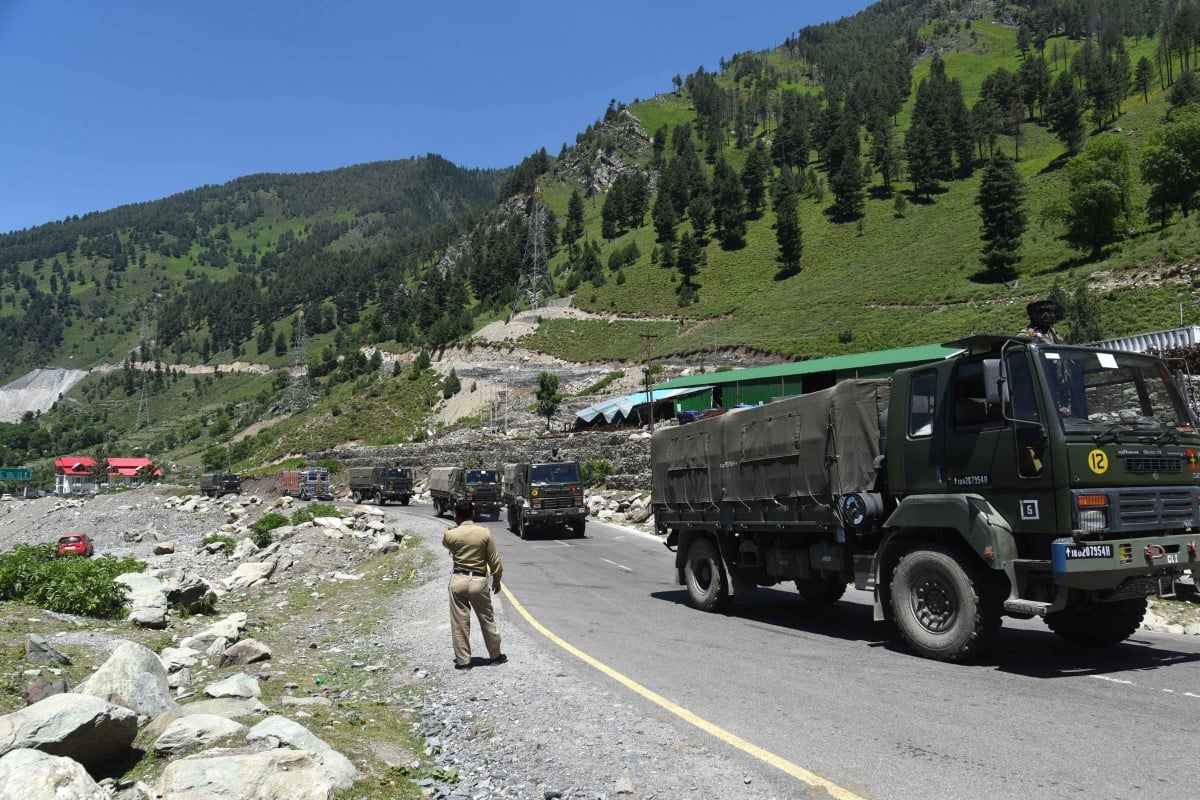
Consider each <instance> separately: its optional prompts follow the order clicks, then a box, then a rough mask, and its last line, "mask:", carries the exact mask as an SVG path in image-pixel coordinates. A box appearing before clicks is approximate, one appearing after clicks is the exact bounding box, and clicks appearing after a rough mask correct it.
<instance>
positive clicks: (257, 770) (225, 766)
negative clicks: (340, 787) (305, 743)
mask: <svg viewBox="0 0 1200 800" xmlns="http://www.w3.org/2000/svg"><path fill="white" fill-rule="evenodd" d="M320 764H321V757H320V756H319V755H316V754H314V753H306V752H303V751H300V750H268V751H266V752H263V753H252V754H250V755H216V756H208V755H205V754H204V753H200V754H197V755H194V756H188V757H187V758H181V759H178V760H176V761H172V762H171V763H170V764H168V765H167V768H166V769H164V770H163V774H162V777H160V778H159V780H158V784H157V786H156V787H155V789H156V792H155V796H156V797H162V798H170V800H214V798H220V800H262V798H287V800H331V799H332V798H333V796H334V787H333V784H332V783H330V781H329V780H328V779H327V778H326V777H325V775H324V774H323V773H322V772H321V770H320Z"/></svg>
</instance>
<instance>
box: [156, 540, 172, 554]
mask: <svg viewBox="0 0 1200 800" xmlns="http://www.w3.org/2000/svg"><path fill="white" fill-rule="evenodd" d="M174 552H175V543H174V542H157V543H156V544H155V545H154V555H156V556H167V555H170V554H171V553H174Z"/></svg>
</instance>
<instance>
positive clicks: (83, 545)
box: [58, 533, 96, 556]
mask: <svg viewBox="0 0 1200 800" xmlns="http://www.w3.org/2000/svg"><path fill="white" fill-rule="evenodd" d="M94 552H96V550H95V548H94V547H92V540H91V539H89V538H88V535H87V534H86V533H68V534H67V535H66V536H60V537H58V553H59V555H77V556H90V555H91V554H92V553H94Z"/></svg>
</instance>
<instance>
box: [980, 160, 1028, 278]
mask: <svg viewBox="0 0 1200 800" xmlns="http://www.w3.org/2000/svg"><path fill="white" fill-rule="evenodd" d="M1024 196H1025V187H1024V185H1023V184H1022V182H1021V176H1020V175H1018V174H1017V170H1016V167H1015V166H1013V163H1012V162H1011V161H1009V159H1008V157H1007V156H1006V155H1004V151H1002V150H1000V151H997V152H996V155H995V156H993V158H992V160H991V161H990V162H988V165H987V168H986V169H985V170H984V172H983V179H982V180H981V181H980V184H979V195H978V196H977V197H976V198H975V203H976V204H977V205H978V206H979V215H980V217H982V220H983V232H982V234H981V235H980V238H981V239H983V251H982V261H983V266H984V269H986V270H987V272H988V273H989V275H990V276H992V277H993V278H998V279H1001V280H1008V279H1009V278H1011V277H1012V275H1013V274H1014V273H1015V271H1016V270H1015V269H1014V268H1015V266H1016V264H1017V262H1018V261H1020V260H1021V256H1020V253H1019V252H1018V251H1019V250H1020V247H1021V236H1022V235H1023V234H1024V233H1025V206H1024Z"/></svg>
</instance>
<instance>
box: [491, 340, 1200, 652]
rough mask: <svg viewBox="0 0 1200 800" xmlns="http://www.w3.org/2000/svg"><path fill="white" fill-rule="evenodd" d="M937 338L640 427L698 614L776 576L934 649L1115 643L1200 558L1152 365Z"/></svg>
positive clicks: (1186, 437)
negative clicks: (895, 366) (846, 374)
mask: <svg viewBox="0 0 1200 800" xmlns="http://www.w3.org/2000/svg"><path fill="white" fill-rule="evenodd" d="M950 346H954V347H957V348H960V353H959V355H957V356H955V357H953V358H950V359H947V360H944V361H938V362H934V363H931V364H926V365H922V366H914V367H909V368H904V369H900V370H897V371H896V372H895V373H894V374H893V376H892V378H891V379H890V380H886V379H885V380H848V381H845V382H843V383H840V384H837V385H835V386H833V387H832V388H828V389H824V390H821V391H816V392H813V393H811V394H807V395H801V396H797V397H790V398H786V399H783V400H778V401H776V402H773V403H770V404H767V405H763V406H759V407H755V408H749V409H741V410H733V411H729V412H727V413H725V414H724V415H722V416H717V417H713V418H711V419H707V420H703V421H699V422H693V423H689V424H685V425H680V426H678V427H668V428H662V429H660V430H658V431H655V433H654V435H653V437H652V440H651V461H652V471H653V495H652V497H653V500H652V504H653V510H654V515H655V524H656V526H657V529H658V531H659V533H661V534H663V535H664V536H665V543H666V544H667V546H668V548H670V549H672V550H674V552H675V571H676V578H677V580H678V582H679V583H680V584H681V585H685V586H686V587H687V592H688V595H689V597H690V599H691V602H692V603H693V605H695V606H696V607H698V608H700V609H702V610H705V611H719V610H722V609H725V608H726V607H728V606H729V604H730V603H731V602H732V601H733V600H734V599H735V598H737V597H740V596H742V595H743V594H745V593H748V592H750V591H752V590H754V589H756V588H757V587H759V586H775V585H778V584H783V583H790V582H794V583H795V585H796V588H797V589H798V590H799V593H800V596H801V597H802V598H803V599H804V600H805V601H807V602H809V603H812V604H818V605H820V604H828V603H833V602H835V601H837V600H838V599H839V598H840V597H841V596H842V594H843V592H844V591H845V588H846V586H847V584H850V583H853V584H854V585H855V586H856V587H857V588H859V589H865V590H870V591H873V592H874V595H875V618H876V619H877V620H885V619H886V620H890V621H892V622H894V624H895V627H896V629H897V630H898V631H899V633H900V635H901V636H902V637H903V639H904V640H905V641H906V642H907V644H908V645H909V646H910V647H911V649H912V650H913V651H915V652H916V653H918V654H920V655H921V656H925V657H928V658H933V659H939V660H947V661H950V660H958V659H963V658H966V657H969V656H972V655H974V654H976V653H978V652H980V651H982V650H983V649H984V648H986V646H987V645H988V643H989V642H990V641H991V640H992V638H993V637H994V635H995V634H996V632H997V630H998V629H999V627H1000V625H1001V618H1002V617H1003V616H1006V615H1007V616H1011V617H1016V618H1021V619H1029V618H1032V617H1042V618H1043V619H1044V620H1045V622H1046V624H1047V625H1048V626H1049V627H1050V629H1051V630H1053V631H1054V632H1056V633H1057V634H1059V635H1061V636H1063V637H1065V638H1067V639H1071V640H1075V641H1079V642H1082V643H1086V644H1091V645H1109V644H1115V643H1117V642H1121V641H1123V640H1125V639H1126V638H1128V637H1129V636H1130V635H1131V634H1132V633H1133V632H1134V631H1135V630H1137V628H1138V626H1139V624H1140V622H1141V620H1142V617H1143V615H1144V613H1145V611H1146V607H1147V598H1148V597H1149V596H1152V595H1155V594H1156V593H1158V592H1159V588H1160V586H1163V587H1164V588H1165V587H1169V586H1170V582H1171V580H1172V579H1173V578H1174V577H1176V576H1179V575H1180V574H1181V573H1183V572H1184V571H1185V570H1187V569H1193V570H1196V569H1197V567H1198V566H1200V565H1198V562H1197V540H1198V539H1200V534H1198V532H1197V528H1198V527H1200V500H1198V488H1200V434H1198V432H1197V423H1196V420H1195V418H1194V417H1193V415H1192V412H1191V411H1190V410H1189V408H1188V406H1187V404H1186V403H1185V401H1184V397H1183V395H1182V394H1181V392H1180V389H1179V386H1178V385H1177V382H1176V380H1175V378H1174V377H1173V376H1172V374H1171V372H1170V371H1169V370H1168V369H1167V367H1166V366H1165V365H1164V363H1163V362H1162V361H1161V360H1159V359H1158V358H1155V357H1151V356H1147V355H1138V354H1133V353H1127V352H1120V351H1110V350H1103V349H1094V348H1088V347H1078V346H1069V345H1065V344H1062V343H1061V341H1059V340H1057V339H1056V338H1049V337H1043V336H1038V335H1034V336H1030V335H1017V336H975V337H970V338H968V339H964V340H962V341H959V342H954V343H951V345H950ZM506 480H507V473H506ZM507 496H508V489H507V486H506V497H507ZM513 509H514V507H513V506H510V520H511V519H512V515H513ZM516 509H518V510H521V511H522V512H524V511H525V508H524V506H516Z"/></svg>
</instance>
